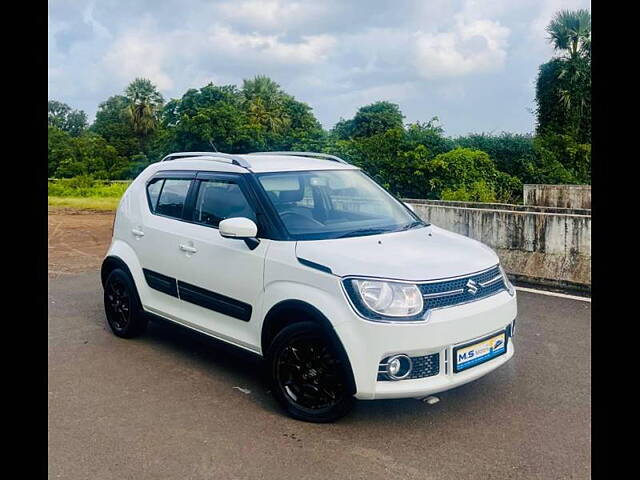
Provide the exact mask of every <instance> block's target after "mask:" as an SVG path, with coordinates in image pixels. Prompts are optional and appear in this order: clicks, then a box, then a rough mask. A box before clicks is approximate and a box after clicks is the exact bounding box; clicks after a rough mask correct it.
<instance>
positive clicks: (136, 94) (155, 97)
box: [125, 78, 164, 144]
mask: <svg viewBox="0 0 640 480" xmlns="http://www.w3.org/2000/svg"><path fill="white" fill-rule="evenodd" d="M125 96H126V98H127V100H128V106H127V112H128V115H129V120H130V122H131V126H132V128H133V131H134V133H135V134H136V135H137V136H138V138H139V139H140V142H141V144H142V142H143V140H144V139H146V138H148V137H149V135H151V134H152V133H153V132H154V131H155V130H156V126H157V124H158V120H159V116H160V111H161V109H162V105H163V103H164V98H163V97H162V95H161V94H160V92H158V90H157V88H156V86H155V85H154V84H153V83H151V81H150V80H147V79H146V78H136V79H135V80H134V81H133V82H131V83H130V84H129V86H127V88H126V90H125Z"/></svg>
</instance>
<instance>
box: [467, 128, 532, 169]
mask: <svg viewBox="0 0 640 480" xmlns="http://www.w3.org/2000/svg"><path fill="white" fill-rule="evenodd" d="M454 142H455V144H456V146H460V147H464V148H471V149H474V150H482V151H483V152H487V154H488V155H489V157H490V158H491V159H492V160H493V161H494V162H495V164H496V167H497V168H498V170H500V171H502V172H505V173H508V174H509V175H512V176H516V177H519V178H521V179H522V180H524V181H530V180H531V178H529V172H530V171H531V169H532V168H533V165H534V164H535V151H534V149H533V136H531V135H528V134H527V135H522V134H517V133H507V132H502V133H501V134H499V135H492V134H488V133H471V134H469V135H465V136H461V137H457V138H456V139H455V140H454Z"/></svg>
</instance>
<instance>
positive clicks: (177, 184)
mask: <svg viewBox="0 0 640 480" xmlns="http://www.w3.org/2000/svg"><path fill="white" fill-rule="evenodd" d="M190 184H191V180H190V179H183V178H179V179H178V178H167V179H166V180H165V181H164V184H163V186H162V187H161V189H160V193H159V198H158V204H157V206H156V209H155V212H154V213H157V214H159V215H165V216H167V217H174V218H182V210H183V208H184V202H185V200H186V198H187V192H188V191H189V185H190ZM150 198H151V196H150Z"/></svg>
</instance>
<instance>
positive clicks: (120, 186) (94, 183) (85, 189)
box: [48, 175, 129, 198]
mask: <svg viewBox="0 0 640 480" xmlns="http://www.w3.org/2000/svg"><path fill="white" fill-rule="evenodd" d="M128 186H129V183H123V182H118V183H109V182H106V181H103V180H96V179H94V178H92V177H90V176H87V175H82V176H78V177H74V178H62V179H60V180H54V181H49V185H48V190H49V191H48V195H49V196H50V197H84V198H86V197H100V198H107V197H108V198H119V197H121V196H122V195H123V194H124V192H125V190H126V189H127V187H128Z"/></svg>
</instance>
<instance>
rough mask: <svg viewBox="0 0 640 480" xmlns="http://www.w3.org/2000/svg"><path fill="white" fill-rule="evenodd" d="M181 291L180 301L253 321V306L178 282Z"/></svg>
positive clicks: (246, 320)
mask: <svg viewBox="0 0 640 480" xmlns="http://www.w3.org/2000/svg"><path fill="white" fill-rule="evenodd" d="M178 289H179V290H180V300H184V301H185V302H189V303H193V304H194V305H198V306H200V307H204V308H208V309H209V310H213V311H214V312H219V313H222V314H224V315H229V316H230V317H234V318H237V319H238V320H243V321H245V322H248V321H249V320H250V319H251V305H249V304H248V303H244V302H241V301H240V300H236V299H235V298H229V297H225V296H224V295H220V294H219V293H215V292H212V291H210V290H205V289H204V288H200V287H196V286H195V285H190V284H188V283H185V282H183V281H181V280H178Z"/></svg>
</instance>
